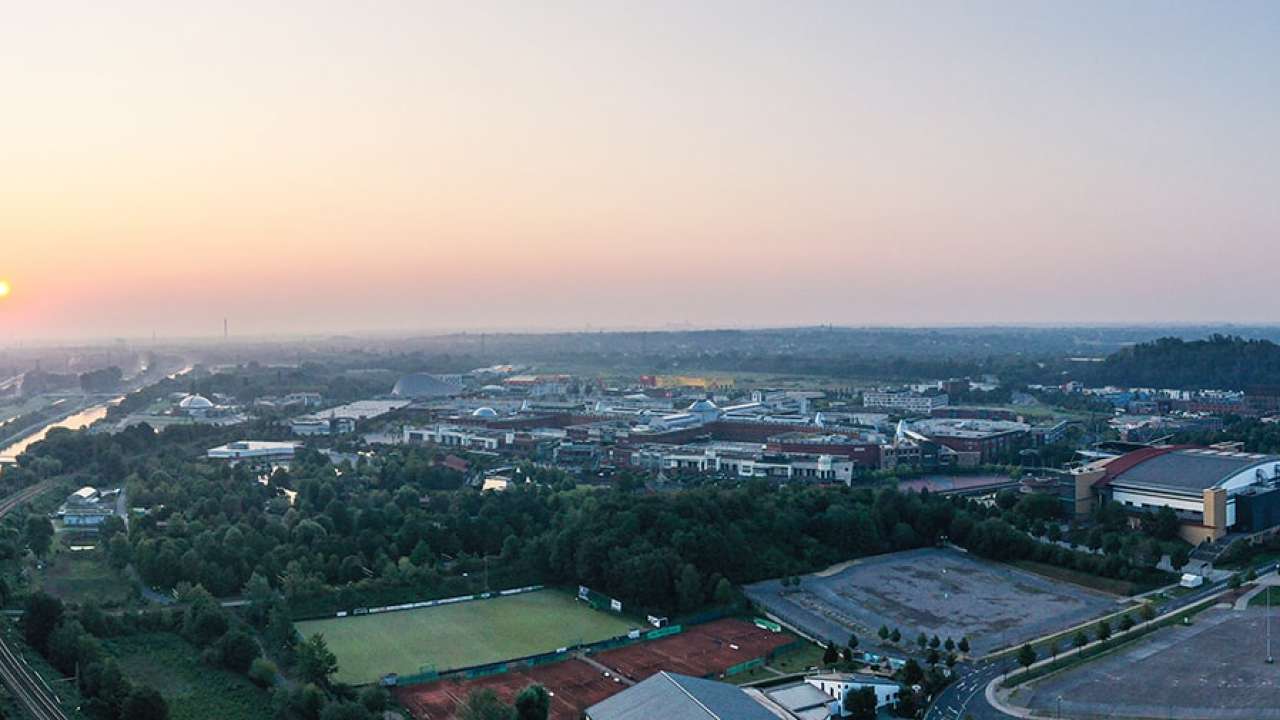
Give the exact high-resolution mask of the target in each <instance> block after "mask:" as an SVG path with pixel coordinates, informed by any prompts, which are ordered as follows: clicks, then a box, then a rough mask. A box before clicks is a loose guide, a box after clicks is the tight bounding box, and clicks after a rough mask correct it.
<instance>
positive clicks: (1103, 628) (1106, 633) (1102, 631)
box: [1098, 620, 1111, 640]
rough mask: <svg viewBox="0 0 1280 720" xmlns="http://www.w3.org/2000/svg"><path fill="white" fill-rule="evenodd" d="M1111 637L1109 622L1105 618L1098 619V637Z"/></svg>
mask: <svg viewBox="0 0 1280 720" xmlns="http://www.w3.org/2000/svg"><path fill="white" fill-rule="evenodd" d="M1110 637H1111V623H1109V622H1107V621H1106V620H1099V621H1098V639H1099V640H1106V639H1107V638H1110Z"/></svg>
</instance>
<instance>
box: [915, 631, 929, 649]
mask: <svg viewBox="0 0 1280 720" xmlns="http://www.w3.org/2000/svg"><path fill="white" fill-rule="evenodd" d="M928 644H929V638H927V637H925V634H924V633H920V634H919V635H917V636H916V645H917V646H918V647H919V648H920V649H921V650H923V649H924V646H925V645H928Z"/></svg>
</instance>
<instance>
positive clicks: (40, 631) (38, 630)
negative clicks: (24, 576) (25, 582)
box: [22, 592, 62, 653]
mask: <svg viewBox="0 0 1280 720" xmlns="http://www.w3.org/2000/svg"><path fill="white" fill-rule="evenodd" d="M60 622H62V601H60V600H58V599H57V598H55V597H53V596H52V595H47V594H45V593H42V592H35V593H32V594H31V596H30V597H28V598H27V604H26V606H25V607H24V611H23V613H22V635H23V637H25V638H26V639H27V643H28V644H29V645H31V647H33V648H35V649H36V650H39V651H40V652H41V653H44V652H47V651H48V649H49V646H48V642H49V636H50V635H52V634H53V631H54V629H55V628H57V627H58V623H60Z"/></svg>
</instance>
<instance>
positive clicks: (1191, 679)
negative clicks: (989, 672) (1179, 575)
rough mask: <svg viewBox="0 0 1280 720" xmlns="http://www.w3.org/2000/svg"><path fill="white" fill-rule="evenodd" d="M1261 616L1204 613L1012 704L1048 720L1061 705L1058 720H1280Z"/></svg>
mask: <svg viewBox="0 0 1280 720" xmlns="http://www.w3.org/2000/svg"><path fill="white" fill-rule="evenodd" d="M1265 613H1266V611H1265V610H1261V609H1251V610H1247V611H1234V610H1226V609H1214V610H1207V611H1205V612H1203V613H1200V614H1199V615H1197V616H1196V617H1195V622H1194V623H1193V624H1192V625H1190V626H1185V627H1184V626H1171V627H1169V628H1165V629H1162V630H1159V631H1157V632H1155V633H1153V634H1152V635H1150V636H1148V637H1146V638H1143V639H1141V640H1139V641H1137V642H1136V643H1134V644H1133V645H1131V646H1127V647H1125V648H1123V649H1121V650H1120V651H1118V652H1115V653H1112V654H1110V655H1107V656H1104V657H1102V658H1099V659H1097V660H1093V661H1091V662H1088V663H1086V664H1084V665H1081V666H1079V667H1077V668H1073V669H1071V670H1068V671H1066V672H1063V673H1060V674H1057V675H1052V676H1049V677H1047V678H1045V679H1044V680H1040V681H1038V682H1035V683H1032V684H1031V685H1030V687H1028V688H1025V689H1021V690H1019V691H1018V692H1017V693H1016V694H1015V695H1014V696H1013V699H1014V700H1015V701H1016V702H1018V703H1019V704H1025V705H1028V706H1030V707H1031V708H1033V709H1036V710H1039V711H1041V712H1042V713H1043V714H1045V715H1050V716H1052V714H1054V713H1057V712H1058V708H1059V698H1061V710H1062V715H1063V716H1064V717H1075V718H1094V717H1098V718H1101V717H1108V718H1114V717H1122V718H1179V719H1181V720H1280V665H1268V664H1267V663H1266V662H1264V658H1265V657H1266V628H1265V622H1264V621H1265ZM1278 621H1280V610H1277V611H1276V612H1275V614H1274V615H1273V616H1272V618H1271V622H1272V625H1276V624H1277V622H1278ZM1273 629H1275V630H1280V626H1277V627H1275V628H1273ZM1277 649H1278V650H1280V644H1277Z"/></svg>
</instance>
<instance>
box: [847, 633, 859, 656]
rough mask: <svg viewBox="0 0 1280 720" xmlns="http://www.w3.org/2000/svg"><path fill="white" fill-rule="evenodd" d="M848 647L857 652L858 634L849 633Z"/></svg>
mask: <svg viewBox="0 0 1280 720" xmlns="http://www.w3.org/2000/svg"><path fill="white" fill-rule="evenodd" d="M848 648H849V651H850V652H857V650H858V636H857V635H856V634H854V633H850V634H849V644H848Z"/></svg>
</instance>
